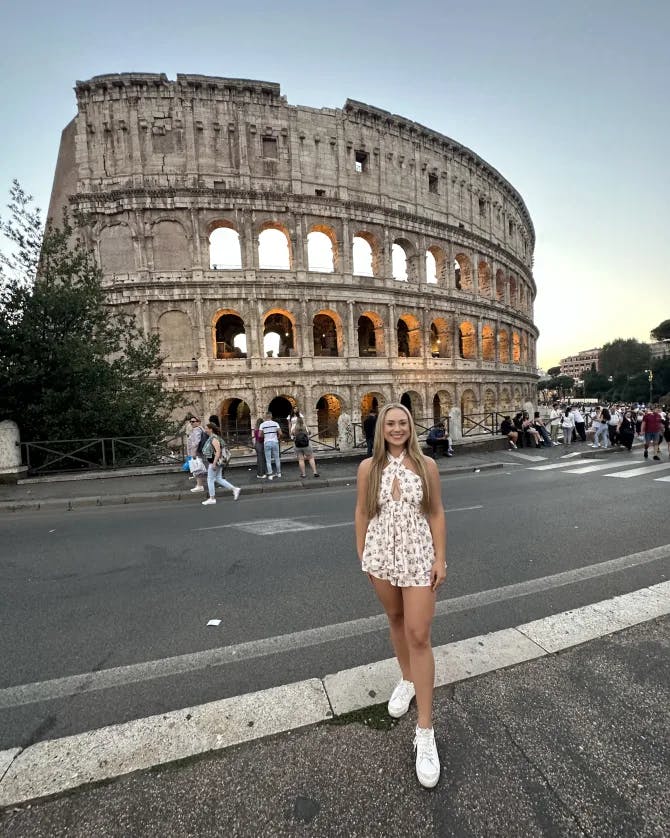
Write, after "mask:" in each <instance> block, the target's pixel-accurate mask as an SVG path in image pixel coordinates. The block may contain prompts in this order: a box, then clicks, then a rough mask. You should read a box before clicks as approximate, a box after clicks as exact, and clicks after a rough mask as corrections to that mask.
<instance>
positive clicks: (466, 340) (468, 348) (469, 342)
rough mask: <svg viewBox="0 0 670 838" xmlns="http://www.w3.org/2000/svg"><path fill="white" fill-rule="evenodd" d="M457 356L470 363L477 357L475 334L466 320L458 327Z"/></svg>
mask: <svg viewBox="0 0 670 838" xmlns="http://www.w3.org/2000/svg"><path fill="white" fill-rule="evenodd" d="M458 354H459V355H460V356H461V358H464V359H465V360H470V361H471V360H474V359H475V358H476V357H477V332H476V331H475V327H474V326H473V325H472V323H469V322H468V321H467V320H466V321H465V322H464V323H461V324H460V326H459V327H458Z"/></svg>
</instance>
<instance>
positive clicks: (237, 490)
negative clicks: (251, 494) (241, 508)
mask: <svg viewBox="0 0 670 838" xmlns="http://www.w3.org/2000/svg"><path fill="white" fill-rule="evenodd" d="M241 491H242V489H240V487H239V486H236V487H235V488H234V489H233V500H237V499H238V498H239V496H240V492H241Z"/></svg>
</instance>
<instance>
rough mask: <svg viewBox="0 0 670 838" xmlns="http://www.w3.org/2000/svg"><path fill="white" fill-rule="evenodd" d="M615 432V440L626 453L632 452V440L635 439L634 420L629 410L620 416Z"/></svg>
mask: <svg viewBox="0 0 670 838" xmlns="http://www.w3.org/2000/svg"><path fill="white" fill-rule="evenodd" d="M616 432H617V438H618V439H619V440H620V441H621V445H623V446H624V447H625V448H626V449H627V450H628V451H632V449H633V440H634V439H635V420H634V419H633V415H632V413H631V412H630V410H627V411H626V412H625V413H624V414H623V415H621V418H620V419H619V424H618V426H617V429H616Z"/></svg>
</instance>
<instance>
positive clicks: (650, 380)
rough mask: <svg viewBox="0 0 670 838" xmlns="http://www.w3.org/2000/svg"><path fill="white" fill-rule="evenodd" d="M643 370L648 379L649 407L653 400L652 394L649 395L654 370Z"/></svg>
mask: <svg viewBox="0 0 670 838" xmlns="http://www.w3.org/2000/svg"><path fill="white" fill-rule="evenodd" d="M645 372H646V373H647V378H648V379H649V407H651V403H652V401H653V398H652V395H651V388H652V382H653V380H654V371H653V370H645Z"/></svg>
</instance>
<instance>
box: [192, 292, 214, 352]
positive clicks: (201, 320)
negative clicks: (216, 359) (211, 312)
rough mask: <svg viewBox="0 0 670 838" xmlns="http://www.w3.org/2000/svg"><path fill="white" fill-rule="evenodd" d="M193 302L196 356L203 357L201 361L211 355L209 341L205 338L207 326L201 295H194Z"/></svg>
mask: <svg viewBox="0 0 670 838" xmlns="http://www.w3.org/2000/svg"><path fill="white" fill-rule="evenodd" d="M194 302H195V320H196V329H197V336H198V356H199V357H200V358H201V359H203V361H205V360H208V359H209V358H210V357H212V349H211V345H210V343H209V341H208V340H207V337H208V336H207V326H206V324H205V315H204V311H203V305H202V297H196V298H195V301H194Z"/></svg>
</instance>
